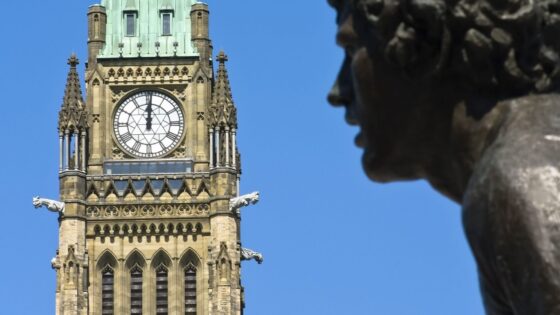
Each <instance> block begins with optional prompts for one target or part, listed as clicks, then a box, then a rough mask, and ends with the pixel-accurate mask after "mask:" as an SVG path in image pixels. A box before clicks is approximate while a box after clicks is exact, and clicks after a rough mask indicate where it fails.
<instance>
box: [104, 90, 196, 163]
mask: <svg viewBox="0 0 560 315" xmlns="http://www.w3.org/2000/svg"><path fill="white" fill-rule="evenodd" d="M147 92H152V93H154V94H159V95H161V96H163V97H164V99H165V98H167V99H168V100H169V101H171V102H172V103H173V104H174V105H175V106H176V107H177V109H178V112H179V117H180V118H181V122H182V124H181V125H180V126H179V133H180V134H179V135H178V137H177V140H175V141H173V143H172V144H171V145H169V146H166V147H165V148H164V149H163V150H162V151H161V152H159V153H157V154H148V153H138V152H135V151H133V150H132V149H131V148H128V146H127V145H123V143H121V141H122V140H121V139H120V137H119V134H118V128H119V127H118V126H117V124H118V121H117V119H118V115H119V113H120V112H121V108H122V107H123V105H125V103H127V102H129V100H130V102H132V99H133V98H135V97H137V96H139V95H141V94H143V93H147ZM111 130H112V131H111V134H112V137H113V141H114V142H115V144H116V145H117V146H118V148H119V149H121V150H122V151H123V152H124V153H126V154H127V155H129V156H131V157H134V158H137V159H157V158H163V157H165V156H167V155H169V154H171V153H172V152H173V151H175V150H176V149H177V148H178V147H179V146H180V145H181V143H183V142H184V138H185V137H186V134H187V126H186V118H185V109H184V108H183V104H182V103H181V102H180V101H178V100H177V99H176V98H175V97H173V96H172V95H171V94H170V93H169V92H167V91H164V90H161V89H157V88H146V89H137V90H134V91H131V92H129V93H127V94H126V95H124V96H123V97H122V98H121V99H120V100H119V101H118V102H117V105H116V106H115V107H114V108H113V115H112V120H111Z"/></svg>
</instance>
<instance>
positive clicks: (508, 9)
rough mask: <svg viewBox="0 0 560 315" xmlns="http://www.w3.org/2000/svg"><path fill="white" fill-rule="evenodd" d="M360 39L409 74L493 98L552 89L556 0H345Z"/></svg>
mask: <svg viewBox="0 0 560 315" xmlns="http://www.w3.org/2000/svg"><path fill="white" fill-rule="evenodd" d="M352 1H353V2H352V5H353V10H354V12H355V22H354V23H355V28H356V30H357V32H358V33H359V34H360V37H361V38H362V39H364V41H365V44H366V45H368V46H371V47H373V49H375V50H376V51H377V53H380V54H381V55H382V56H384V58H385V60H386V61H388V62H389V63H391V64H393V65H395V66H396V67H397V68H399V69H401V70H403V71H404V72H405V73H406V74H407V75H408V76H410V77H421V78H424V77H426V76H434V75H440V76H444V75H445V74H455V75H458V76H459V78H460V79H461V80H463V79H466V80H468V81H467V82H468V84H469V85H470V86H472V87H473V89H476V90H477V91H486V92H489V93H492V94H493V95H499V97H512V96H520V95H525V94H531V93H547V92H554V91H557V90H558V88H559V86H560V85H559V80H560V58H559V53H560V0H352Z"/></svg>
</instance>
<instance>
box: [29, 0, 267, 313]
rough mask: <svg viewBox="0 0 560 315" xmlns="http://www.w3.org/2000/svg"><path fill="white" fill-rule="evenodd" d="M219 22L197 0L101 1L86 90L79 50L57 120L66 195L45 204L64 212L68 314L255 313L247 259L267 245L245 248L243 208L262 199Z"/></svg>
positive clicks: (62, 289)
mask: <svg viewBox="0 0 560 315" xmlns="http://www.w3.org/2000/svg"><path fill="white" fill-rule="evenodd" d="M208 22H209V10H208V6H207V5H206V4H204V3H201V2H198V1H196V0H102V1H101V4H98V5H93V6H91V7H90V8H89V10H88V53H89V56H88V59H87V60H88V62H87V64H86V72H85V92H86V93H85V97H84V96H83V95H82V90H81V84H80V79H79V74H78V71H77V65H78V64H79V61H78V58H77V57H76V56H75V55H72V56H71V57H70V59H69V60H68V65H69V67H70V70H69V73H68V80H67V84H66V90H65V96H64V100H63V104H62V108H61V110H60V116H59V124H58V131H59V142H60V165H59V168H60V176H59V178H60V198H61V202H60V203H57V202H54V201H52V200H51V201H49V202H51V203H48V202H45V203H44V205H47V206H49V209H51V210H53V209H54V210H55V211H57V212H59V222H60V230H59V233H60V235H59V236H60V239H59V249H58V251H57V255H56V257H55V258H54V259H53V261H52V266H53V268H54V269H55V270H56V274H57V288H56V314H57V315H112V314H114V315H123V314H145V315H168V314H169V315H179V314H185V315H218V314H219V315H229V314H232V315H234V314H235V315H240V314H242V313H243V308H244V301H243V287H242V286H241V261H242V260H249V259H255V260H257V261H258V262H259V263H260V262H261V261H262V255H260V254H258V253H256V252H253V251H251V250H247V249H244V248H241V241H240V231H239V229H240V211H239V210H240V208H241V207H243V206H247V205H249V204H254V203H256V202H257V201H258V198H259V195H258V193H253V194H250V195H245V196H241V197H240V196H239V193H238V191H239V178H240V174H241V167H240V155H239V153H238V152H239V151H238V149H237V129H238V125H237V110H236V107H235V104H234V102H233V98H232V93H231V89H230V83H229V78H228V73H227V70H226V61H227V60H228V59H227V56H226V55H225V54H224V53H223V52H220V53H219V54H218V56H217V58H216V59H215V60H213V59H212V44H211V40H210V37H209V27H208V25H209V23H208ZM215 63H216V64H215ZM214 66H216V68H217V70H216V72H215V71H214ZM40 202H41V201H39V200H38V199H37V204H40ZM34 203H35V200H34ZM53 204H54V205H56V207H54V206H53Z"/></svg>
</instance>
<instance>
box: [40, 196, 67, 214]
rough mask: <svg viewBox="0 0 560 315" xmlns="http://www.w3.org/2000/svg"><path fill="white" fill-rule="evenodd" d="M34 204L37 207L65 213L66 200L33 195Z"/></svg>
mask: <svg viewBox="0 0 560 315" xmlns="http://www.w3.org/2000/svg"><path fill="white" fill-rule="evenodd" d="M33 206H34V207H35V209H38V208H41V207H45V208H47V209H48V210H49V211H51V212H58V213H64V202H60V201H56V200H51V199H44V198H41V197H33Z"/></svg>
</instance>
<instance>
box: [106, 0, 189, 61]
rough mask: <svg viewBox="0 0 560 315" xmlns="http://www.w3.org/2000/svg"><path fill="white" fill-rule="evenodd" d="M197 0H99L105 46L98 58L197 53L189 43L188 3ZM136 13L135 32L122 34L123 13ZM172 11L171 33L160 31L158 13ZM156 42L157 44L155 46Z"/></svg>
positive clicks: (123, 32)
mask: <svg viewBox="0 0 560 315" xmlns="http://www.w3.org/2000/svg"><path fill="white" fill-rule="evenodd" d="M195 3H199V1H197V0H102V1H101V4H100V5H101V6H103V7H105V10H106V13H107V32H106V43H105V47H104V48H103V49H102V50H101V52H100V54H99V55H98V58H120V57H123V58H138V57H139V56H141V57H156V56H159V57H173V56H177V57H190V56H198V53H197V51H196V48H195V47H194V46H193V45H192V43H191V18H190V13H191V7H192V6H193V5H194V4H195ZM127 12H130V13H134V14H136V34H135V36H126V34H125V32H126V29H125V13H127ZM164 12H171V13H172V23H171V35H163V34H162V17H161V15H162V13H164ZM156 46H158V47H156Z"/></svg>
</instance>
